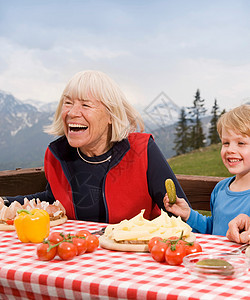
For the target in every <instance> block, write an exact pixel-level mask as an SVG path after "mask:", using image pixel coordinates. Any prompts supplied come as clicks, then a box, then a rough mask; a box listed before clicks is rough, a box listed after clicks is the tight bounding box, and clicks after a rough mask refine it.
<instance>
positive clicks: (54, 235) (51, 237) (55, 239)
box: [48, 232, 63, 244]
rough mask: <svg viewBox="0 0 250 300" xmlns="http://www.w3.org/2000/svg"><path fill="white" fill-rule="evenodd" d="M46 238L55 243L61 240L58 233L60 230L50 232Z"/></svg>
mask: <svg viewBox="0 0 250 300" xmlns="http://www.w3.org/2000/svg"><path fill="white" fill-rule="evenodd" d="M48 240H49V241H50V242H51V243H53V244H57V243H59V242H61V241H62V240H63V237H62V236H61V235H60V232H51V233H50V234H49V236H48Z"/></svg>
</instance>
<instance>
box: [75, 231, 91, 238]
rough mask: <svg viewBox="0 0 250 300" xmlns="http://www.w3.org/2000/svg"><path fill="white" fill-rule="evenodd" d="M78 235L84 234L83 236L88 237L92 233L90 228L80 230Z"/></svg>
mask: <svg viewBox="0 0 250 300" xmlns="http://www.w3.org/2000/svg"><path fill="white" fill-rule="evenodd" d="M76 235H77V236H83V237H87V236H88V235H91V233H90V232H89V231H88V230H84V229H82V230H79V231H77V232H76Z"/></svg>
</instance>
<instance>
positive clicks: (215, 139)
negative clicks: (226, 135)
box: [208, 99, 220, 145]
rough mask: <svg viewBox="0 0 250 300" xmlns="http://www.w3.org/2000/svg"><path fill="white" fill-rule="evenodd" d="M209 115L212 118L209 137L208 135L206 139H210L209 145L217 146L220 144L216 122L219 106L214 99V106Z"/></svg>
mask: <svg viewBox="0 0 250 300" xmlns="http://www.w3.org/2000/svg"><path fill="white" fill-rule="evenodd" d="M211 114H212V118H211V121H210V127H209V135H208V138H209V139H210V145H212V144H218V143H219V142H220V137H219V134H218V132H217V121H218V119H219V117H220V115H219V106H218V104H217V100H216V99H214V105H213V108H212V111H211Z"/></svg>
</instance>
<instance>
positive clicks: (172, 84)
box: [0, 0, 250, 110]
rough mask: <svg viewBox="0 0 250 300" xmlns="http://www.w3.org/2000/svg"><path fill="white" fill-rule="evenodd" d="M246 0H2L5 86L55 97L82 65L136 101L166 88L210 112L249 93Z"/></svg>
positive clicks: (0, 84) (0, 61) (1, 76)
mask: <svg viewBox="0 0 250 300" xmlns="http://www.w3.org/2000/svg"><path fill="white" fill-rule="evenodd" d="M249 32H250V1H249V0H217V1H216V0H210V1H209V0H205V1H198V0H197V1H196V0H186V1H184V0H172V1H168V0H165V1H163V0H162V1H160V0H154V1H153V0H152V1H149V0H143V1H137V0H124V1H119V0H116V1H115V0H110V1H107V0H99V1H97V0H92V1H91V0H90V1H84V0H82V1H77V0H71V1H69V0H68V1H66V0H50V1H48V0H43V1H40V0H32V1H27V0H22V1H20V0H19V1H18V0H8V1H6V0H0V48H1V50H0V89H1V90H4V91H7V92H11V93H12V94H13V95H14V96H15V97H17V98H19V99H22V100H25V99H36V100H39V101H43V102H51V101H58V100H59V98H60V96H61V93H62V91H63V88H64V86H65V84H66V83H67V81H68V80H69V79H70V78H71V77H72V76H73V75H74V74H75V73H76V72H78V71H82V70H87V69H95V70H101V71H103V72H105V73H107V74H108V75H110V76H111V77H112V78H113V79H114V80H115V81H116V82H117V83H118V84H119V85H120V87H121V88H122V89H123V91H124V92H125V94H126V95H127V97H128V99H129V101H130V102H131V103H132V104H134V105H135V106H136V107H137V108H139V107H140V108H143V107H145V106H147V105H148V104H149V103H150V102H151V101H152V100H153V99H155V98H156V97H157V95H159V94H160V93H161V92H162V91H163V92H165V93H166V94H167V95H168V96H169V97H170V98H171V99H172V100H173V101H174V102H175V103H176V104H177V105H179V106H191V105H192V102H193V100H194V95H195V92H196V90H197V89H198V88H199V89H200V92H201V97H202V98H204V99H205V105H206V107H207V108H208V110H210V109H211V107H212V105H213V103H214V99H215V98H216V99H217V101H218V104H219V106H220V108H221V109H222V108H226V109H230V108H232V107H235V106H237V105H239V104H240V103H244V102H246V101H247V100H248V101H249V98H250V50H249V49H250V33H249Z"/></svg>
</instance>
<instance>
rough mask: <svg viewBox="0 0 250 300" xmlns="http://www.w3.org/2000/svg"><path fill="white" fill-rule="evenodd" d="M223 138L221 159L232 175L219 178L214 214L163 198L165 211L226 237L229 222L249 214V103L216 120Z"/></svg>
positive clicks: (198, 228)
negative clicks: (222, 178)
mask: <svg viewBox="0 0 250 300" xmlns="http://www.w3.org/2000/svg"><path fill="white" fill-rule="evenodd" d="M217 130H218V133H219V136H220V138H221V142H222V147H221V158H222V161H223V163H224V165H225V166H226V168H227V169H228V171H229V172H230V173H231V174H234V176H233V177H229V178H226V179H224V180H222V181H220V182H219V183H218V184H217V185H216V186H215V188H214V190H213V192H212V194H211V199H210V207H211V217H206V216H203V215H201V214H199V213H198V212H197V211H194V210H193V209H191V208H190V207H189V206H188V205H187V202H186V201H185V200H184V199H182V198H178V197H177V200H176V203H175V204H173V205H171V204H169V200H168V197H167V194H166V195H165V197H164V200H163V201H164V206H165V208H166V210H168V211H169V212H171V213H174V214H175V215H179V216H181V218H182V219H183V220H184V221H186V222H187V224H189V225H190V226H191V227H192V228H193V229H194V230H195V231H198V232H200V233H209V234H216V235H223V236H225V235H226V233H227V231H228V223H229V222H230V221H231V220H232V219H234V218H235V217H236V216H238V215H239V214H246V215H248V216H250V105H241V106H239V107H236V108H234V109H232V110H231V111H229V112H227V113H225V114H223V115H222V116H221V117H220V118H219V120H218V123H217Z"/></svg>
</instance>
